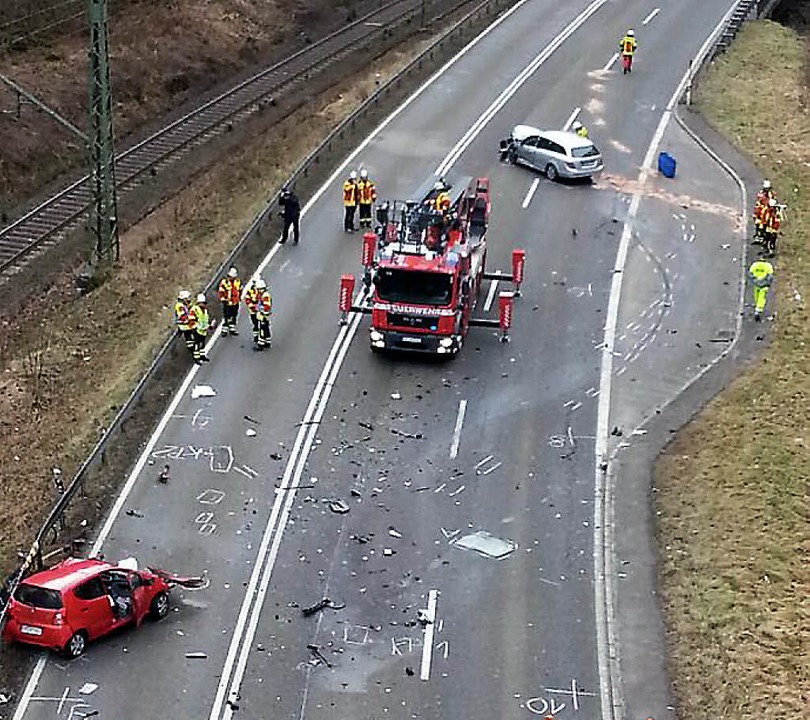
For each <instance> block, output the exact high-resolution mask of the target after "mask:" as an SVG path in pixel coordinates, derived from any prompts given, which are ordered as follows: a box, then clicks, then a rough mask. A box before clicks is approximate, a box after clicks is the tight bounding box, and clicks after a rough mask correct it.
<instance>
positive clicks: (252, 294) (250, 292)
mask: <svg viewBox="0 0 810 720" xmlns="http://www.w3.org/2000/svg"><path fill="white" fill-rule="evenodd" d="M258 302H259V291H258V290H257V289H256V286H255V285H253V284H251V286H250V287H249V288H248V289H247V292H246V293H245V305H247V309H248V311H249V312H250V314H251V315H252V314H253V313H255V312H256V305H257V304H258Z"/></svg>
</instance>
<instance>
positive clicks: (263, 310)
mask: <svg viewBox="0 0 810 720" xmlns="http://www.w3.org/2000/svg"><path fill="white" fill-rule="evenodd" d="M257 296H258V301H257V303H256V315H257V316H258V317H259V318H260V319H262V320H266V319H267V318H269V317H270V315H271V313H272V312H273V296H272V295H271V294H270V291H269V290H265V291H264V292H261V293H260V292H258V291H257Z"/></svg>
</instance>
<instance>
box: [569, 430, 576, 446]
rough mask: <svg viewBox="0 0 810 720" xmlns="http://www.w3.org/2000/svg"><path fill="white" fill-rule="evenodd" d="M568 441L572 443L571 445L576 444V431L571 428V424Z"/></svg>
mask: <svg viewBox="0 0 810 720" xmlns="http://www.w3.org/2000/svg"><path fill="white" fill-rule="evenodd" d="M568 443H569V445H571V447H574V445H575V443H574V431H573V430H571V426H570V425H569V426H568Z"/></svg>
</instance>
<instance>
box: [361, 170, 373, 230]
mask: <svg viewBox="0 0 810 720" xmlns="http://www.w3.org/2000/svg"><path fill="white" fill-rule="evenodd" d="M376 199H377V187H376V186H375V185H374V181H373V180H372V179H371V178H369V176H368V170H366V169H365V168H363V169H362V170H360V179H359V180H358V181H357V205H358V207H359V208H360V220H359V224H360V227H361V228H371V214H372V212H371V211H372V207H373V205H374V201H375V200H376Z"/></svg>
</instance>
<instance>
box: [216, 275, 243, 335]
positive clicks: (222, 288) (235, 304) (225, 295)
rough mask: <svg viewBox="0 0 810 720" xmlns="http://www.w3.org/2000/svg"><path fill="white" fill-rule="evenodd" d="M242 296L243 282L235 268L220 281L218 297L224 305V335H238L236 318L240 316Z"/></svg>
mask: <svg viewBox="0 0 810 720" xmlns="http://www.w3.org/2000/svg"><path fill="white" fill-rule="evenodd" d="M241 295H242V281H241V280H240V279H239V273H238V272H237V271H236V268H235V267H232V268H231V269H230V270H228V274H227V275H226V276H225V277H224V278H222V280H220V281H219V289H218V291H217V296H218V297H219V301H220V302H221V303H222V334H223V335H228V334H231V335H238V334H239V331H238V330H237V329H236V318H237V316H238V315H239V301H240V298H241Z"/></svg>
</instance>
